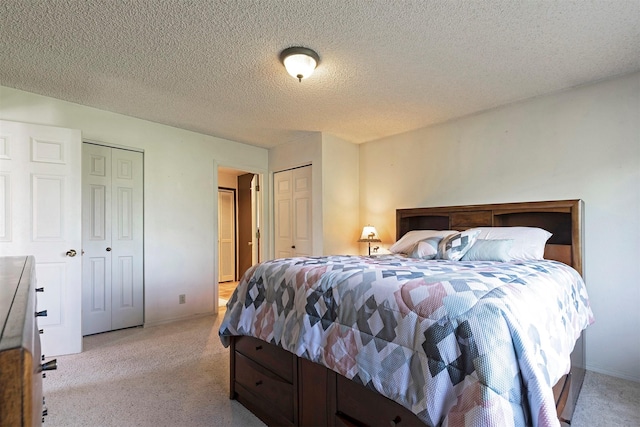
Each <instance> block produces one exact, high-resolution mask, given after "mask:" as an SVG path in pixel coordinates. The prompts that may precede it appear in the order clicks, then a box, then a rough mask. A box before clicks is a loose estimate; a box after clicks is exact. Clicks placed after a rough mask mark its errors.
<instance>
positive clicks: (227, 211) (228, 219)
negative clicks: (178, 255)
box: [218, 188, 236, 282]
mask: <svg viewBox="0 0 640 427" xmlns="http://www.w3.org/2000/svg"><path fill="white" fill-rule="evenodd" d="M234 199H235V193H234V192H233V190H227V189H224V188H220V189H219V190H218V254H219V257H220V258H219V260H218V265H219V271H220V274H219V277H218V281H219V282H230V281H233V280H236V245H235V235H236V232H235V223H236V219H235V209H234V206H235V200H234Z"/></svg>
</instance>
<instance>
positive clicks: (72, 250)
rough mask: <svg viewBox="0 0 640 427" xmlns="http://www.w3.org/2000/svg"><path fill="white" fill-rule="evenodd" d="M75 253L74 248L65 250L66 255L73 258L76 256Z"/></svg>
mask: <svg viewBox="0 0 640 427" xmlns="http://www.w3.org/2000/svg"><path fill="white" fill-rule="evenodd" d="M76 254H77V252H76V250H75V249H69V250H68V251H67V256H68V257H72V258H73V257H74V256H76Z"/></svg>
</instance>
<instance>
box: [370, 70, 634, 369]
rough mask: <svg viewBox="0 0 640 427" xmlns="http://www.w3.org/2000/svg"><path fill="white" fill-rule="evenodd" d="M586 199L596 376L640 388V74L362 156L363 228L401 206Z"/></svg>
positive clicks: (591, 357) (389, 221) (388, 223)
mask: <svg viewBox="0 0 640 427" xmlns="http://www.w3.org/2000/svg"><path fill="white" fill-rule="evenodd" d="M575 198H580V199H583V200H584V202H585V278H586V283H587V287H588V290H589V294H590V298H591V305H592V308H593V311H594V314H595V319H596V322H595V324H594V325H592V326H590V327H589V328H588V332H587V338H586V345H587V368H588V369H590V370H593V371H597V372H602V373H606V374H610V375H614V376H618V377H623V378H628V379H632V380H635V381H640V333H639V332H638V331H640V309H639V305H640V74H639V73H636V74H632V75H627V76H624V77H620V78H617V79H614V80H609V81H604V82H600V83H598V84H594V85H590V86H584V87H580V88H576V89H573V90H570V91H565V92H562V93H558V94H554V95H552V96H545V97H540V98H536V99H533V100H529V101H526V102H521V103H517V104H513V105H510V106H506V107H503V108H498V109H495V110H491V111H488V112H485V113H482V114H478V115H474V116H471V117H466V118H463V119H460V120H456V121H451V122H448V123H444V124H441V125H437V126H432V127H429V128H425V129H420V130H417V131H414V132H409V133H405V134H402V135H397V136H395V137H390V138H385V139H382V140H379V141H374V142H369V143H365V144H363V145H361V146H360V218H361V220H363V221H365V220H366V221H367V222H371V223H373V224H375V225H376V226H377V227H378V232H379V233H380V234H381V237H382V240H383V241H384V243H385V246H389V244H390V243H391V242H393V241H394V240H395V216H394V215H395V212H394V210H395V209H396V208H406V207H421V206H441V205H456V204H475V203H500V202H518V201H536V200H553V199H575Z"/></svg>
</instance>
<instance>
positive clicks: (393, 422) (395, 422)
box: [389, 415, 402, 427]
mask: <svg viewBox="0 0 640 427" xmlns="http://www.w3.org/2000/svg"><path fill="white" fill-rule="evenodd" d="M400 421H402V418H400V415H396V417H395V418H394V419H392V420H391V422H390V423H389V424H390V425H391V427H395V426H397V425H398V424H400Z"/></svg>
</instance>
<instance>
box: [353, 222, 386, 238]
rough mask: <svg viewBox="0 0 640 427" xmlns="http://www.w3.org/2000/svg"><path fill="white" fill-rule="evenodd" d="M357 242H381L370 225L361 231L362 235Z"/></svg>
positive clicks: (376, 232)
mask: <svg viewBox="0 0 640 427" xmlns="http://www.w3.org/2000/svg"><path fill="white" fill-rule="evenodd" d="M358 242H382V240H380V237H379V236H378V231H377V230H376V228H375V227H374V226H372V225H367V226H365V227H364V228H363V229H362V235H361V236H360V240H358Z"/></svg>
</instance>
